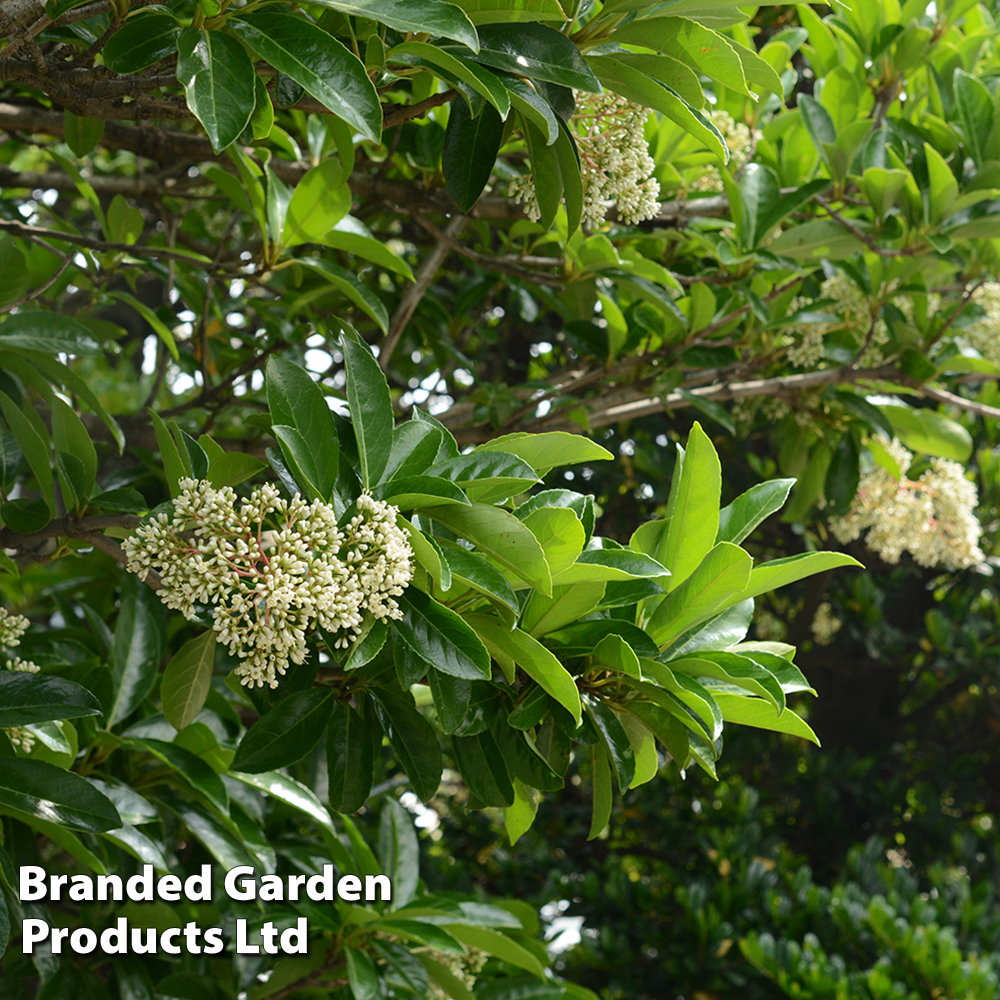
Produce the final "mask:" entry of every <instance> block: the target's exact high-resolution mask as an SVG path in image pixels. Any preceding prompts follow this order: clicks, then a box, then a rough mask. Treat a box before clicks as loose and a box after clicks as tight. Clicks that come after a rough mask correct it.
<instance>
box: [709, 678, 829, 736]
mask: <svg viewBox="0 0 1000 1000" xmlns="http://www.w3.org/2000/svg"><path fill="white" fill-rule="evenodd" d="M715 700H716V702H717V703H718V705H719V709H720V711H721V712H722V717H723V718H724V719H725V720H726V722H738V723H739V724H740V725H743V726H753V727H755V728H756V729H770V730H772V731H774V732H776V733H790V734H791V735H792V736H801V737H802V739H804V740H809V741H810V742H812V743H815V744H816V746H819V745H820V743H819V739H818V737H817V736H816V734H815V733H814V732H813V731H812V729H811V728H810V726H809V725H808V724H807V723H806V722H805V721H804V720H803V719H801V718H800V717H799V716H798V715H796V714H795V713H794V712H793V711H792V710H791V709H790V708H786V709H785V711H784V712H781V713H779V712H778V710H777V709H776V708H775V707H774V705H772V704H771V703H770V702H767V701H764V699H763V698H744V697H741V696H740V695H737V694H728V693H726V692H724V691H718V692H715Z"/></svg>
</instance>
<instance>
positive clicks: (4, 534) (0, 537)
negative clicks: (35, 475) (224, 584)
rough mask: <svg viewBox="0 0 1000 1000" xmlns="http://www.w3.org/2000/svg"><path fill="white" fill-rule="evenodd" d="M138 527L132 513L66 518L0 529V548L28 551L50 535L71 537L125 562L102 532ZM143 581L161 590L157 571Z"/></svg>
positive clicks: (120, 551)
mask: <svg viewBox="0 0 1000 1000" xmlns="http://www.w3.org/2000/svg"><path fill="white" fill-rule="evenodd" d="M138 527H139V518H138V517H136V516H135V514H100V515H96V516H93V517H74V516H72V515H67V516H66V517H60V518H57V519H56V520H54V521H49V523H48V524H47V525H45V527H44V528H42V529H40V530H39V531H27V532H21V531H11V530H10V528H0V549H18V550H23V551H29V552H30V551H31V550H32V549H34V548H36V547H37V546H38V545H39V544H40V543H42V542H45V541H48V540H49V539H52V538H72V539H75V540H76V541H79V542H85V543H86V544H87V545H92V546H93V547H94V548H95V549H98V550H99V551H101V552H103V553H105V554H106V555H109V556H111V558H112V559H115V560H117V561H118V562H120V563H122V565H124V564H125V563H126V562H127V559H126V558H125V553H124V552H123V551H122V547H121V546H120V545H119V544H118V543H117V542H116V541H115V540H114V539H113V538H108V536H107V535H104V534H102V532H103V531H104V530H105V529H107V528H127V529H129V530H132V529H134V528H138ZM146 583H147V584H149V586H150V587H152V589H153V590H160V589H162V586H163V585H162V584H161V583H160V578H159V576H158V575H157V574H156V573H153V572H150V573H149V575H148V576H147V577H146Z"/></svg>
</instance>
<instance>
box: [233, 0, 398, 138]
mask: <svg viewBox="0 0 1000 1000" xmlns="http://www.w3.org/2000/svg"><path fill="white" fill-rule="evenodd" d="M227 23H228V25H229V28H230V29H231V30H232V31H233V32H234V33H235V34H236V35H237V36H238V37H240V38H241V39H242V40H243V41H244V42H246V44H247V45H248V46H249V47H250V48H251V49H252V50H253V51H254V52H255V53H256V54H257V55H258V56H260V58H261V59H266V60H267V61H268V62H269V63H270V64H271V65H272V66H273V67H274V68H275V69H277V70H280V71H281V72H282V73H284V74H285V75H286V76H289V77H291V78H292V79H293V80H294V81H295V82H296V83H298V84H299V85H300V86H302V87H303V88H304V89H305V90H306V92H307V93H309V94H311V95H312V96H313V97H315V98H316V100H317V101H320V102H321V103H322V104H325V105H326V107H328V108H329V109H330V110H331V111H332V112H333V113H334V114H335V115H338V116H339V117H340V118H343V119H344V121H346V122H347V123H348V124H349V125H353V126H354V127H355V128H356V129H357V130H358V131H359V132H361V134H362V135H364V136H365V137H366V138H368V139H371V140H373V141H374V142H378V141H379V139H380V137H381V134H382V108H381V106H380V104H379V99H378V93H377V92H376V90H375V87H374V85H373V84H372V82H371V80H370V79H369V78H368V74H367V73H366V72H365V67H364V63H362V62H361V60H360V59H358V58H357V57H356V56H355V55H354V54H353V53H351V52H350V51H349V50H348V49H347V48H346V47H345V46H344V45H342V44H341V43H340V42H339V41H337V39H336V38H334V37H333V36H332V35H330V34H328V33H327V32H325V31H323V30H322V29H321V28H318V27H316V25H314V24H311V23H310V22H309V21H307V20H306V19H305V18H303V17H296V16H295V15H293V14H291V13H287V12H285V11H278V10H266V11H255V12H254V13H252V14H243V15H242V16H240V17H238V18H234V19H231V20H230V21H228V22H227Z"/></svg>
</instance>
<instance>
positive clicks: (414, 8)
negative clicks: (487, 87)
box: [314, 0, 479, 52]
mask: <svg viewBox="0 0 1000 1000" xmlns="http://www.w3.org/2000/svg"><path fill="white" fill-rule="evenodd" d="M314 2H315V3H317V4H318V5H319V6H321V7H332V8H333V9H334V10H339V11H342V12H343V13H345V14H353V15H354V16H355V17H363V18H368V19H370V20H375V21H381V22H382V24H386V25H388V26H389V27H390V28H395V29H396V30H397V31H403V32H414V33H421V34H428V35H438V36H440V37H441V38H452V39H454V40H455V41H456V42H461V43H462V44H463V45H466V46H468V47H469V48H470V49H472V51H473V52H477V51H478V50H479V37H478V36H477V34H476V29H475V28H474V27H473V26H472V22H471V21H470V20H469V18H468V15H467V14H466V13H465V12H464V11H463V10H462V8H461V7H456V6H455V4H452V3H446V2H445V0H314Z"/></svg>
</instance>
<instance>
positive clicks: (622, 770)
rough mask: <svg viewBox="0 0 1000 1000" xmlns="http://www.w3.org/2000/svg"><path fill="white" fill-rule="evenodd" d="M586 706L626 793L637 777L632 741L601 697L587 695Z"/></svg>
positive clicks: (621, 789)
mask: <svg viewBox="0 0 1000 1000" xmlns="http://www.w3.org/2000/svg"><path fill="white" fill-rule="evenodd" d="M584 708H585V709H586V711H587V714H588V715H589V716H590V718H591V720H592V722H593V723H594V728H595V729H596V730H597V731H598V732H599V733H600V734H601V739H602V740H603V741H604V748H605V750H607V752H608V757H609V758H610V759H611V763H612V764H613V765H614V769H615V774H616V775H617V776H618V789H619V791H620V792H621V793H622V794H623V795H624V794H625V792H626V791H627V790H628V789H629V788H630V787H631V785H632V779H633V778H634V777H635V754H634V753H633V752H632V743H631V741H630V740H629V738H628V734H627V733H626V732H625V727H624V726H623V725H622V723H621V720H620V719H619V718H618V716H617V715H616V714H615V713H614V712H613V711H612V710H611V709H610V708H608V706H607V705H605V704H604V703H603V702H602V701H601V700H600V699H599V698H595V697H592V696H590V695H588V696H586V697H585V699H584Z"/></svg>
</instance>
